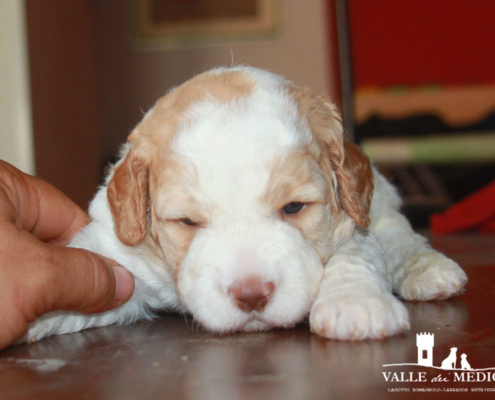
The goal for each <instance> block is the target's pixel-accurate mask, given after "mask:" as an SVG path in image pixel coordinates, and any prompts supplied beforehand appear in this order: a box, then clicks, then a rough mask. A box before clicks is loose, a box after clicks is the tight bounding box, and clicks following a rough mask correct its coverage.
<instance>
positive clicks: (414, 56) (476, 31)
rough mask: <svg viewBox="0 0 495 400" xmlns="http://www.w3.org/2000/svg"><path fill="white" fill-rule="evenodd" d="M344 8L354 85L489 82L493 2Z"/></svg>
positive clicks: (389, 2) (427, 1) (377, 3)
mask: <svg viewBox="0 0 495 400" xmlns="http://www.w3.org/2000/svg"><path fill="white" fill-rule="evenodd" d="M332 3H333V0H332ZM348 7H349V21H350V35H351V47H352V49H351V51H352V62H353V74H354V85H355V87H356V88H357V89H359V88H360V87H366V86H391V85H398V84H406V85H421V84H425V83H432V82H434V83H441V84H445V85H456V84H471V83H483V82H495V68H494V66H495V51H494V48H493V43H494V42H495V23H494V19H495V1H491V0H434V1H432V0H414V1H401V0H348Z"/></svg>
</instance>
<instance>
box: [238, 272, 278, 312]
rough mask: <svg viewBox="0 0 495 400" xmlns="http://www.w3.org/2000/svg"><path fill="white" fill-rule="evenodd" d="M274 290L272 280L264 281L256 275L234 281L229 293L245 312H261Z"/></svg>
mask: <svg viewBox="0 0 495 400" xmlns="http://www.w3.org/2000/svg"><path fill="white" fill-rule="evenodd" d="M274 290H275V284H274V283H273V282H264V281H262V280H261V278H259V277H257V276H250V277H247V278H244V279H241V280H238V281H236V282H234V284H233V285H232V286H231V287H230V288H229V295H230V296H231V297H232V298H233V299H234V301H235V304H236V305H237V307H239V308H240V309H241V310H242V311H244V312H245V313H250V312H251V311H258V312H261V311H263V309H264V308H265V306H266V305H267V304H268V301H269V300H270V297H271V295H272V293H273V291H274Z"/></svg>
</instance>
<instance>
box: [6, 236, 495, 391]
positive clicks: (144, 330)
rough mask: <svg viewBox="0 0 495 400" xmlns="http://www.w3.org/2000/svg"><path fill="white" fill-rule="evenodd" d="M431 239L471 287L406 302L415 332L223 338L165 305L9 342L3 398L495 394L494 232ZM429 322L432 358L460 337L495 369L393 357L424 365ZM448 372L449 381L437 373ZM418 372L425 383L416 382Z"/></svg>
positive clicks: (479, 363)
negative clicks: (452, 367)
mask: <svg viewBox="0 0 495 400" xmlns="http://www.w3.org/2000/svg"><path fill="white" fill-rule="evenodd" d="M432 241H433V244H434V246H435V247H436V248H438V249H440V250H442V251H444V252H446V253H447V254H448V255H450V256H451V257H452V258H454V259H455V260H457V261H458V262H460V263H461V265H462V266H463V267H464V268H465V269H466V271H467V273H468V276H469V279H470V280H469V283H468V286H467V292H466V293H465V294H464V295H463V296H461V297H459V298H455V299H452V300H447V301H438V302H429V303H409V304H408V307H409V310H410V312H411V316H412V327H411V330H410V331H409V332H408V333H406V334H402V335H399V336H396V337H393V338H389V339H387V340H381V341H365V342H354V343H351V342H337V341H330V340H323V339H320V338H318V337H317V336H314V335H312V334H310V333H309V331H308V327H307V326H305V325H301V326H299V327H298V328H296V329H292V330H286V331H272V332H267V333H257V334H238V335H231V336H222V337H219V336H212V335H209V334H206V333H204V332H198V329H197V327H194V326H190V324H188V323H186V322H185V321H184V320H183V319H182V318H181V317H180V316H177V315H166V316H164V317H163V318H161V319H159V320H157V321H155V322H142V323H136V324H134V325H131V326H123V327H105V328H100V329H93V330H89V331H85V332H81V333H76V334H71V335H65V336H58V337H53V338H49V339H46V340H43V341H41V342H39V343H37V344H31V345H23V346H17V347H13V348H9V349H7V350H4V351H3V352H0V399H1V400H4V399H51V400H56V399H71V400H77V399H119V400H126V399H202V400H208V399H212V400H213V399H214V400H222V399H228V400H231V399H246V400H247V399H249V400H253V399H282V400H291V399H380V398H398V399H413V398H414V399H421V398H433V397H434V398H435V399H443V398H450V399H453V398H462V399H471V398H493V397H491V396H493V393H492V394H491V395H490V393H489V392H490V391H491V392H495V236H492V237H488V236H486V237H480V236H473V235H466V236H455V237H447V238H433V239H432ZM425 332H426V333H432V334H434V348H433V365H434V366H440V365H441V363H442V360H444V359H445V358H446V357H447V356H448V355H449V353H450V349H451V348H452V347H456V348H457V349H458V351H457V355H458V357H457V367H458V368H460V355H461V354H466V355H467V361H468V362H469V364H470V365H471V367H472V368H473V369H487V368H493V369H492V370H489V369H488V370H485V371H479V372H466V371H444V370H440V369H437V368H431V367H426V366H417V365H402V366H397V365H396V366H385V365H387V364H404V363H409V364H415V363H417V361H418V351H417V347H416V334H417V333H425ZM439 376H440V377H441V379H443V380H447V381H446V382H438V380H439V379H440V378H438V377H439ZM386 378H388V380H389V381H387V379H386ZM463 378H464V382H462V381H457V382H456V381H455V379H457V380H459V379H463ZM418 379H419V380H423V382H418V381H414V380H418ZM392 380H393V381H392ZM401 380H402V381H401ZM405 380H413V381H412V382H411V381H410V382H405ZM432 380H436V381H432ZM468 380H471V381H469V382H468ZM476 380H478V382H476ZM480 380H484V382H479V381H480ZM452 389H454V390H457V391H459V390H466V391H467V392H465V393H462V394H460V393H458V392H456V393H451V392H450V391H451V390H452ZM427 390H430V391H434V392H435V395H431V394H425V393H424V391H427ZM475 390H477V391H475ZM398 391H400V392H399V393H398ZM479 391H482V392H479Z"/></svg>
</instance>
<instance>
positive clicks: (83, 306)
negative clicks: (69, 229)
mask: <svg viewBox="0 0 495 400" xmlns="http://www.w3.org/2000/svg"><path fill="white" fill-rule="evenodd" d="M42 247H43V248H44V249H43V250H44V252H45V255H44V257H42V258H41V260H42V261H41V263H40V264H41V265H38V267H37V268H33V269H32V270H31V271H32V274H30V276H29V286H31V289H30V290H27V291H25V292H24V293H26V294H27V296H33V297H34V298H32V299H25V302H24V304H26V305H29V304H31V305H35V307H34V308H33V309H32V311H31V312H32V313H34V315H32V316H31V317H34V318H37V317H39V316H40V315H42V314H45V313H47V312H50V311H55V310H70V311H78V312H82V313H99V312H103V311H107V310H110V309H113V308H116V307H118V306H120V305H121V304H123V303H125V302H126V301H127V300H129V299H130V297H131V296H132V294H133V292H134V278H133V276H132V274H131V273H130V272H129V271H128V270H126V269H125V268H123V267H122V266H120V265H118V264H117V263H116V262H115V261H113V260H111V259H109V258H106V257H103V256H100V255H97V254H95V253H92V252H90V251H88V250H84V249H75V248H67V247H59V246H52V245H46V244H42ZM25 311H28V310H25Z"/></svg>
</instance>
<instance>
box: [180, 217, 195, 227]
mask: <svg viewBox="0 0 495 400" xmlns="http://www.w3.org/2000/svg"><path fill="white" fill-rule="evenodd" d="M179 222H181V223H182V224H184V225H187V226H198V225H199V222H195V221H193V220H192V219H190V218H181V219H180V220H179Z"/></svg>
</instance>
